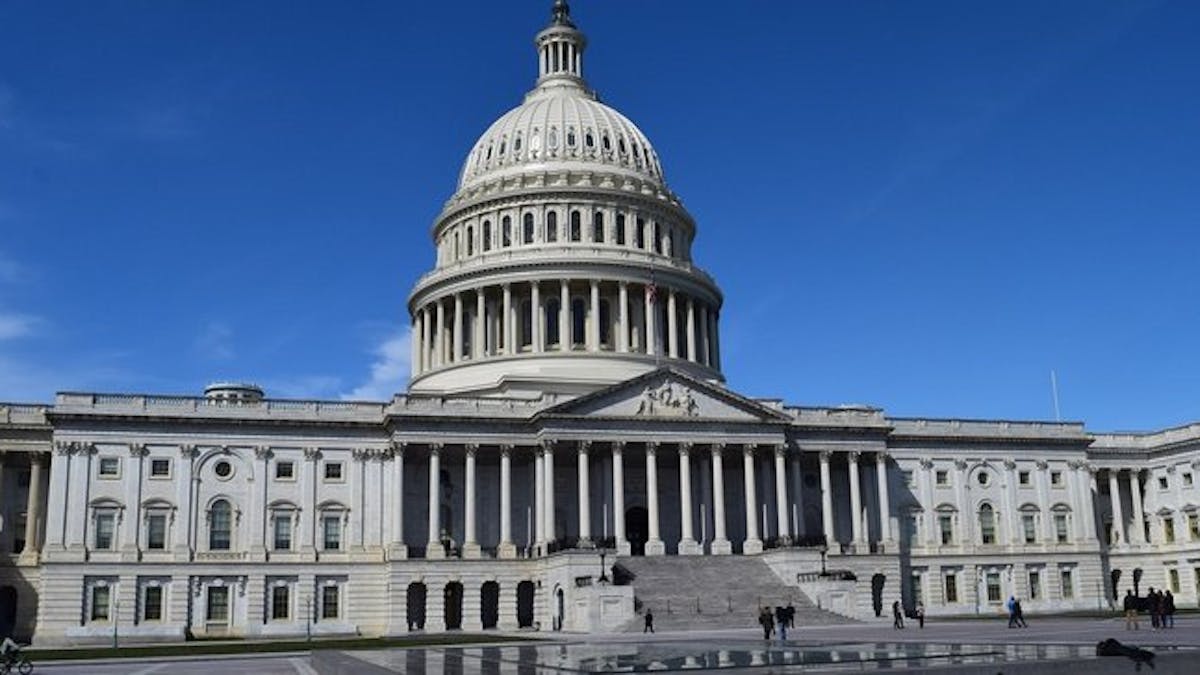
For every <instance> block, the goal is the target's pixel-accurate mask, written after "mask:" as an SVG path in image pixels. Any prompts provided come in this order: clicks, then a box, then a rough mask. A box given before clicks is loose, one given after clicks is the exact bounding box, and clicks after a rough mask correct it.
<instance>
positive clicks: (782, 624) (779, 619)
mask: <svg viewBox="0 0 1200 675" xmlns="http://www.w3.org/2000/svg"><path fill="white" fill-rule="evenodd" d="M775 623H776V624H778V625H779V641H780V642H784V641H786V640H787V629H788V618H787V609H785V608H784V607H783V606H782V605H781V606H779V607H776V608H775Z"/></svg>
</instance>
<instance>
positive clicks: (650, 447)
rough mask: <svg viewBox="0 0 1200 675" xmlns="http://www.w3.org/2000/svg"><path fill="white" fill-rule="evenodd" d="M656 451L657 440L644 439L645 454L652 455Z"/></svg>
mask: <svg viewBox="0 0 1200 675" xmlns="http://www.w3.org/2000/svg"><path fill="white" fill-rule="evenodd" d="M657 452H658V441H646V454H647V455H653V454H656V453H657Z"/></svg>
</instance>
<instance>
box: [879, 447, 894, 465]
mask: <svg viewBox="0 0 1200 675" xmlns="http://www.w3.org/2000/svg"><path fill="white" fill-rule="evenodd" d="M891 456H892V453H890V452H888V451H887V450H880V451H879V452H877V453H875V461H876V462H878V463H879V464H887V461H888V459H889V458H890V457H891Z"/></svg>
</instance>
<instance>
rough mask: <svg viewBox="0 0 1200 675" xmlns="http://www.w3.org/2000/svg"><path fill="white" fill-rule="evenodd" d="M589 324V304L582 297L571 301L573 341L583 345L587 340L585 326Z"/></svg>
mask: <svg viewBox="0 0 1200 675" xmlns="http://www.w3.org/2000/svg"><path fill="white" fill-rule="evenodd" d="M586 325H587V305H585V304H584V302H583V299H582V298H575V299H574V300H572V301H571V342H572V343H573V344H577V345H581V344H584V343H585V342H587V337H586V336H585V334H584V327H585V326H586Z"/></svg>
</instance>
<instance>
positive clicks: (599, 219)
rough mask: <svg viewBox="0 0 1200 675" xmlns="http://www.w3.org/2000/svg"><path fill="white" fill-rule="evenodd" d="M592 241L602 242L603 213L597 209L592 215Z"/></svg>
mask: <svg viewBox="0 0 1200 675" xmlns="http://www.w3.org/2000/svg"><path fill="white" fill-rule="evenodd" d="M592 241H594V242H596V243H597V244H603V243H604V213H603V212H602V211H597V212H596V213H595V214H594V215H593V216H592Z"/></svg>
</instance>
